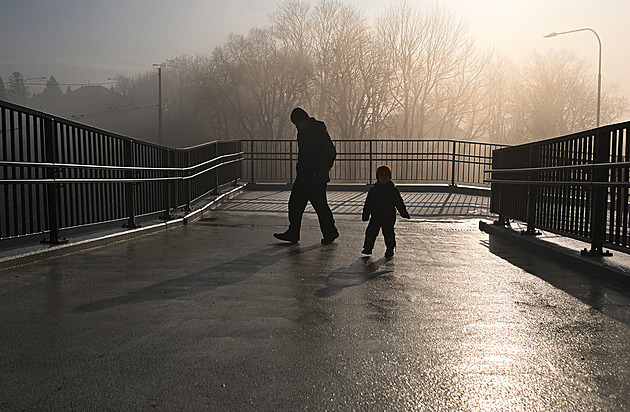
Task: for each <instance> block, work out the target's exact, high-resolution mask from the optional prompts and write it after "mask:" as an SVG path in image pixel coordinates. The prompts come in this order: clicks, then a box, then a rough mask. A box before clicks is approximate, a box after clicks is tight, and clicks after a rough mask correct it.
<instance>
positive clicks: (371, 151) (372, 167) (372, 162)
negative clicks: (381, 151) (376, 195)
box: [368, 140, 374, 184]
mask: <svg viewBox="0 0 630 412" xmlns="http://www.w3.org/2000/svg"><path fill="white" fill-rule="evenodd" d="M373 149H374V148H373V147H372V140H370V149H369V152H370V165H369V170H368V172H369V174H370V179H369V184H372V176H374V174H373V173H372V170H374V152H373Z"/></svg>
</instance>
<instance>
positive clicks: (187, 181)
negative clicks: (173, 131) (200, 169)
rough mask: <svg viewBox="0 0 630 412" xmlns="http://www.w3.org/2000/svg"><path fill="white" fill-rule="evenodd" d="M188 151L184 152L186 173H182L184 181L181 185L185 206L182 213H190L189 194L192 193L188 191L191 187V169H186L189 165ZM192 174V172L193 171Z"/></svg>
mask: <svg viewBox="0 0 630 412" xmlns="http://www.w3.org/2000/svg"><path fill="white" fill-rule="evenodd" d="M190 152H191V151H190V150H186V153H185V154H186V163H185V165H186V172H185V173H183V175H184V177H185V179H184V181H183V182H182V184H183V185H184V197H185V198H186V206H185V207H184V211H186V212H190V211H191V210H192V207H190V201H191V200H192V199H191V193H192V191H191V190H190V187H191V185H192V179H189V177H190V175H191V174H193V173H192V172H191V169H188V168H189V167H190V166H191V164H190ZM193 172H194V170H193Z"/></svg>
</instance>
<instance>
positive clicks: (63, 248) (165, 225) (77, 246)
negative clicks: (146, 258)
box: [0, 186, 243, 270]
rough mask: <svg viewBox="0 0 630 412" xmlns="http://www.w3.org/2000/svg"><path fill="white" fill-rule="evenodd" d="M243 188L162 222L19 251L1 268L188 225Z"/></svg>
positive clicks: (233, 190)
mask: <svg viewBox="0 0 630 412" xmlns="http://www.w3.org/2000/svg"><path fill="white" fill-rule="evenodd" d="M242 190H243V186H239V187H236V188H234V189H232V190H230V191H228V192H226V193H222V194H221V195H219V196H217V197H216V198H214V199H213V200H211V201H210V202H208V203H207V204H206V205H204V206H203V207H201V208H199V209H196V210H194V211H192V212H190V213H188V214H187V215H185V216H183V217H179V218H175V219H172V220H168V221H165V222H161V223H156V224H152V225H150V226H144V227H139V228H136V229H126V230H124V231H121V232H120V233H112V234H108V235H104V236H98V235H96V234H95V237H94V238H90V239H85V240H78V241H75V242H69V243H64V244H59V245H53V246H49V247H47V248H46V249H42V250H36V251H31V252H26V253H19V254H16V255H13V256H7V257H4V258H0V270H3V269H8V268H13V267H16V266H22V265H26V264H29V263H32V262H35V261H41V260H44V259H49V258H52V257H58V256H62V255H66V254H69V253H74V252H77V251H80V250H86V249H92V248H96V247H100V246H104V245H107V244H111V243H115V242H121V241H125V240H130V239H134V238H137V237H140V236H145V235H148V234H151V233H156V232H159V231H162V230H168V229H172V228H176V227H179V226H183V225H186V224H187V223H188V222H194V221H195V220H198V219H200V218H201V217H202V216H203V214H204V213H205V212H206V211H207V210H209V209H212V208H213V207H215V206H216V205H217V204H218V203H220V202H222V201H223V200H227V199H230V198H232V197H234V196H236V195H238V194H239V193H240V192H241V191H242Z"/></svg>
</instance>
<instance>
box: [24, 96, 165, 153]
mask: <svg viewBox="0 0 630 412" xmlns="http://www.w3.org/2000/svg"><path fill="white" fill-rule="evenodd" d="M29 106H30V107H32V108H33V109H37V110H41V111H42V112H46V113H50V114H54V115H56V116H59V117H63V118H66V119H70V120H74V121H77V122H80V123H85V124H88V125H90V126H94V127H98V128H101V129H105V130H109V131H112V132H115V133H119V134H123V135H127V136H130V137H135V138H140V139H143V140H148V141H155V139H156V134H157V127H156V124H157V110H150V111H146V110H144V111H143V110H142V108H140V107H139V106H137V105H136V104H135V103H134V102H133V101H132V100H131V99H129V98H128V97H126V96H123V95H121V94H119V93H117V92H115V91H113V90H110V89H108V88H106V87H103V86H100V85H98V86H82V87H80V88H78V89H76V90H72V91H68V92H67V93H66V94H63V95H61V96H46V95H44V94H43V93H40V94H37V95H35V96H33V98H32V99H31V100H30V101H29Z"/></svg>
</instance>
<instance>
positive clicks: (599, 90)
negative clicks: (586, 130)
mask: <svg viewBox="0 0 630 412" xmlns="http://www.w3.org/2000/svg"><path fill="white" fill-rule="evenodd" d="M578 31H590V32H592V33H593V34H594V35H595V37H597V43H599V70H598V72H597V127H599V114H600V104H601V98H602V41H601V40H600V38H599V35H598V34H597V32H596V31H595V30H593V29H590V28H588V27H587V28H584V29H576V30H569V31H563V32H560V33H556V32H553V33H549V34H547V35H546V36H543V37H544V38H546V39H548V38H550V37H556V36H559V35H561V34H569V33H575V32H578Z"/></svg>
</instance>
